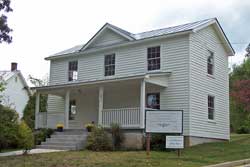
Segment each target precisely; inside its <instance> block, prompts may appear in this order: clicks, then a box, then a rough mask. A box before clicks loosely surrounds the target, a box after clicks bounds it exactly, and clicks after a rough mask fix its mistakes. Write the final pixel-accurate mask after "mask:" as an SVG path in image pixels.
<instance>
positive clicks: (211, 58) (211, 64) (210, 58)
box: [207, 51, 214, 75]
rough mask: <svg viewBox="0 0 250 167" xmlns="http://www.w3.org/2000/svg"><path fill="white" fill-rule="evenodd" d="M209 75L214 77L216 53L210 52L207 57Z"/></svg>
mask: <svg viewBox="0 0 250 167" xmlns="http://www.w3.org/2000/svg"><path fill="white" fill-rule="evenodd" d="M207 73H208V74H210V75H214V53H213V52H211V51H209V56H208V57H207Z"/></svg>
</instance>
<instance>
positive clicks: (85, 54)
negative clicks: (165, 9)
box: [36, 18, 234, 145]
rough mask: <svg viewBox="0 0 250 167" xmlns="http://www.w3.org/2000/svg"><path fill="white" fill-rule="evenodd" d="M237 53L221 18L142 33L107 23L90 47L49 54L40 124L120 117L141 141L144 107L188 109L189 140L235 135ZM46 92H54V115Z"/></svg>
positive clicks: (40, 90) (78, 125) (74, 125)
mask: <svg viewBox="0 0 250 167" xmlns="http://www.w3.org/2000/svg"><path fill="white" fill-rule="evenodd" d="M233 55H234V50H233V48H232V46H231V44H230V42H229V40H228V39H227V37H226V35H225V33H224V32H223V30H222V28H221V26H220V24H219V22H218V20H217V19H216V18H212V19H207V20H202V21H197V22H193V23H188V24H184V25H179V26H174V27H168V28H163V29H158V30H153V31H148V32H142V33H138V34H133V33H130V32H128V31H125V30H123V29H121V28H118V27H116V26H114V25H111V24H109V23H107V24H105V25H104V26H103V27H102V28H101V29H100V30H99V31H98V32H97V33H96V34H95V35H94V36H93V37H92V38H91V39H90V40H89V41H88V42H87V43H86V44H84V45H79V46H76V47H73V48H71V49H68V50H65V51H62V52H60V53H57V54H55V55H52V56H49V57H46V58H45V60H49V61H50V80H49V85H48V86H44V87H37V88H36V91H37V103H36V128H40V127H48V128H56V124H57V123H62V124H64V128H66V129H82V128H84V125H85V124H87V123H91V122H94V123H95V124H99V125H102V126H104V127H108V126H109V125H110V124H111V123H113V122H116V123H119V124H120V125H121V126H122V128H124V129H125V131H127V133H129V135H128V136H129V137H130V139H131V140H133V141H136V142H137V143H140V142H141V141H142V138H143V135H144V132H145V110H147V109H148V108H150V109H160V110H183V135H184V136H185V143H186V145H194V144H198V143H202V142H209V141H214V140H228V139H229V137H230V136H229V134H230V132H229V82H228V72H229V71H228V57H229V56H233ZM40 94H48V95H49V96H48V108H47V109H48V112H47V113H40V112H39V103H38V101H39V96H40Z"/></svg>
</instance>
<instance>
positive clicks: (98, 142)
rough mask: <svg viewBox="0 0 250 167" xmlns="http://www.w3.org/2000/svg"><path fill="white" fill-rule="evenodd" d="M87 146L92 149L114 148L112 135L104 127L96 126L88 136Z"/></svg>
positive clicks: (106, 149) (105, 149) (104, 149)
mask: <svg viewBox="0 0 250 167" xmlns="http://www.w3.org/2000/svg"><path fill="white" fill-rule="evenodd" d="M86 148H87V149H89V150H92V151H108V150H112V142H111V137H110V136H109V135H108V133H107V132H106V131H105V130H104V128H103V127H100V126H99V127H97V126H95V127H94V128H93V130H92V132H90V133H89V135H88V137H87V143H86Z"/></svg>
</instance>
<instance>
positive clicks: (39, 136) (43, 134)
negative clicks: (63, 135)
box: [34, 128, 54, 145]
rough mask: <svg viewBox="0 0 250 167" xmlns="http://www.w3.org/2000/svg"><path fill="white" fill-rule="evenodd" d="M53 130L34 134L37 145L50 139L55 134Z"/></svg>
mask: <svg viewBox="0 0 250 167" xmlns="http://www.w3.org/2000/svg"><path fill="white" fill-rule="evenodd" d="M53 132H54V130H53V129H46V128H43V129H38V130H36V131H35V132H34V137H35V145H39V144H41V143H42V142H43V141H45V139H46V138H50V136H51V135H52V134H53Z"/></svg>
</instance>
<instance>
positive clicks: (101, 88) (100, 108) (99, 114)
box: [98, 86, 104, 125]
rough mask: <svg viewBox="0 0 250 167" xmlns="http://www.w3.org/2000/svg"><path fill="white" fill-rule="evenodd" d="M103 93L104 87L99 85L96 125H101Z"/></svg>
mask: <svg viewBox="0 0 250 167" xmlns="http://www.w3.org/2000/svg"><path fill="white" fill-rule="evenodd" d="M103 93H104V88H103V87H102V86H101V87H99V110H98V125H102V110H103Z"/></svg>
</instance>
